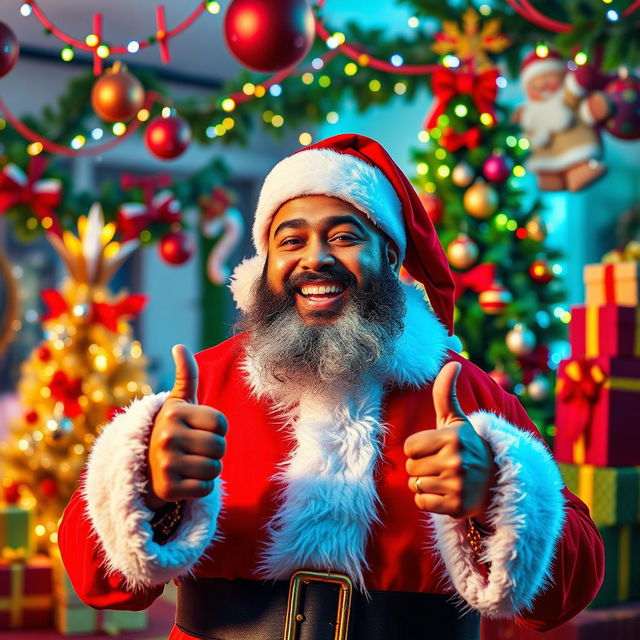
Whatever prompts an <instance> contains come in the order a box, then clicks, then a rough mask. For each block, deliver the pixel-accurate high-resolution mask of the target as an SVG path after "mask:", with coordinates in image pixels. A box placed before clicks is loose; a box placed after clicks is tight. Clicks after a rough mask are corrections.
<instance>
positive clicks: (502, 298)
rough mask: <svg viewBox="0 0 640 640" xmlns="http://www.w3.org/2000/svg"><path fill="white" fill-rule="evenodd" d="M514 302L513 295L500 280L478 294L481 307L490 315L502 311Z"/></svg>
mask: <svg viewBox="0 0 640 640" xmlns="http://www.w3.org/2000/svg"><path fill="white" fill-rule="evenodd" d="M511 302H513V295H512V294H511V291H509V289H506V288H505V287H504V286H503V285H502V284H501V283H500V282H494V283H493V284H492V285H491V286H490V287H489V288H488V289H485V290H484V291H481V292H480V294H479V295H478V304H479V305H480V308H481V309H482V310H483V311H484V312H485V313H486V314H487V315H490V316H496V315H498V314H499V313H502V312H503V311H504V310H505V309H506V308H507V306H508V305H510V304H511Z"/></svg>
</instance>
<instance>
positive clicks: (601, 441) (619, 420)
mask: <svg viewBox="0 0 640 640" xmlns="http://www.w3.org/2000/svg"><path fill="white" fill-rule="evenodd" d="M638 416H640V358H611V357H609V356H601V357H598V358H591V359H581V358H576V359H573V360H563V361H562V362H561V363H560V366H559V368H558V378H557V389H556V435H555V442H554V450H555V455H556V459H557V460H558V462H565V463H576V464H582V463H587V464H594V465H596V466H599V467H627V466H637V465H640V419H638Z"/></svg>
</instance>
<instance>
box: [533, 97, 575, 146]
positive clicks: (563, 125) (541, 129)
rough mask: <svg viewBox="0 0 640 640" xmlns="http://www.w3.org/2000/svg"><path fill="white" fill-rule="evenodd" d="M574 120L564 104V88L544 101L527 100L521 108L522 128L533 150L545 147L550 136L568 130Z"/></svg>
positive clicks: (573, 115) (571, 112)
mask: <svg viewBox="0 0 640 640" xmlns="http://www.w3.org/2000/svg"><path fill="white" fill-rule="evenodd" d="M574 119H575V114H574V113H573V111H572V110H571V109H570V108H569V107H568V106H567V105H566V104H565V103H564V87H561V88H560V89H558V91H556V92H555V93H554V94H553V95H552V96H550V97H549V98H546V99H545V100H529V101H527V103H526V104H525V105H524V107H523V111H522V119H521V122H522V127H523V128H524V130H525V131H526V132H527V136H528V138H529V142H530V143H531V146H532V147H533V148H534V149H539V148H541V147H546V146H547V145H548V144H549V141H550V140H551V135H552V134H553V133H557V132H558V131H564V130H565V129H568V128H569V127H570V126H571V124H572V123H573V121H574Z"/></svg>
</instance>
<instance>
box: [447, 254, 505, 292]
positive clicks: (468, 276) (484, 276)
mask: <svg viewBox="0 0 640 640" xmlns="http://www.w3.org/2000/svg"><path fill="white" fill-rule="evenodd" d="M451 276H452V277H453V282H454V283H455V285H456V288H455V294H454V295H455V299H456V300H457V299H458V298H459V297H460V296H461V295H462V294H463V293H464V292H465V291H466V290H467V289H471V290H472V291H476V292H478V291H485V290H486V289H488V288H489V287H490V286H491V285H492V284H493V283H494V281H495V279H496V265H495V263H493V262H483V263H482V264H479V265H478V266H476V267H473V269H469V271H465V272H464V273H460V272H459V271H452V272H451Z"/></svg>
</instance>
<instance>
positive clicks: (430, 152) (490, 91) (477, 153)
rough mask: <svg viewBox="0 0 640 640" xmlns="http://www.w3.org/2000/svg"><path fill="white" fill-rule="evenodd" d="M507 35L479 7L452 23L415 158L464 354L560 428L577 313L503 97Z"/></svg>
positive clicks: (542, 420) (545, 426)
mask: <svg viewBox="0 0 640 640" xmlns="http://www.w3.org/2000/svg"><path fill="white" fill-rule="evenodd" d="M508 45H509V40H508V39H507V38H506V37H504V36H502V35H501V34H500V33H499V22H497V21H496V20H488V21H486V22H485V23H484V24H481V23H480V17H479V16H478V14H477V13H476V12H475V11H474V10H473V9H469V10H468V11H467V12H466V13H465V14H464V16H463V18H462V24H461V26H460V27H459V26H458V25H457V24H456V23H447V22H445V23H444V29H443V32H442V33H441V34H438V36H437V37H436V42H435V44H434V50H436V51H437V52H438V53H439V54H440V55H442V56H443V58H442V60H443V63H444V64H443V66H442V67H441V68H440V69H439V70H437V71H436V72H435V73H434V75H433V82H432V88H433V93H434V103H433V106H432V110H431V112H430V113H429V114H428V116H427V119H426V122H425V126H424V130H423V131H421V132H420V135H419V139H420V140H421V142H422V143H423V145H422V146H421V147H419V148H416V149H414V150H413V151H412V157H413V160H414V161H415V162H416V171H417V174H418V175H417V177H416V178H415V184H416V186H417V187H418V189H419V191H420V192H421V193H422V194H423V195H422V198H423V202H424V204H425V206H426V208H427V211H428V212H429V215H430V216H431V217H432V219H433V220H434V222H435V224H436V227H437V229H438V233H439V235H440V238H441V240H442V243H443V246H444V247H445V248H446V251H447V257H448V259H449V263H450V265H451V268H452V272H453V274H454V279H455V281H456V295H457V302H456V334H457V335H458V337H459V338H460V339H461V341H462V345H463V350H464V351H463V353H464V355H466V356H468V357H469V358H470V359H471V361H473V362H474V363H476V364H478V365H479V366H481V367H482V368H483V369H485V370H486V371H488V372H490V373H491V376H492V377H493V378H494V379H495V380H496V381H497V382H498V383H499V384H501V385H502V386H503V387H504V388H505V389H507V390H509V391H515V392H516V393H517V394H518V395H519V396H520V399H521V400H522V401H523V403H524V404H525V405H526V406H527V409H528V410H529V414H530V415H531V416H532V417H533V418H534V420H535V421H536V422H537V423H538V426H539V428H541V430H542V431H543V433H545V435H551V434H552V429H551V427H550V423H551V420H552V415H553V394H552V387H553V380H552V376H553V372H552V370H551V369H552V368H553V360H552V358H551V356H552V354H551V353H550V349H549V345H550V343H551V342H552V341H554V340H558V339H564V338H565V336H566V327H565V326H564V324H563V321H562V320H563V319H564V320H565V321H566V320H567V318H566V317H565V318H560V317H558V316H557V315H556V314H557V313H560V307H558V303H560V302H562V301H563V299H564V294H563V291H562V287H561V286H560V283H559V281H558V279H557V275H558V274H559V273H560V272H561V268H560V266H559V265H558V264H557V262H556V261H557V260H558V259H559V258H560V254H559V253H558V252H557V251H552V250H550V249H549V248H548V247H546V246H545V237H546V228H545V225H544V222H543V212H542V211H541V210H540V205H539V203H538V202H533V203H531V202H527V201H526V197H525V192H524V190H523V188H522V184H521V180H522V178H523V177H524V176H525V174H526V170H525V168H524V160H525V158H526V155H527V152H528V149H529V142H528V140H527V139H526V138H524V137H522V134H521V133H520V131H519V129H518V127H517V126H516V125H515V124H514V123H512V122H510V119H509V115H508V114H507V113H506V110H504V109H501V108H500V107H499V106H497V104H496V99H497V92H498V89H499V87H500V86H505V83H506V81H505V79H504V78H503V77H502V76H500V73H499V71H498V69H497V68H496V67H495V66H494V65H493V63H492V61H491V59H490V57H489V56H490V54H493V53H499V52H501V51H502V50H503V49H504V48H505V47H508ZM556 307H557V310H556Z"/></svg>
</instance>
